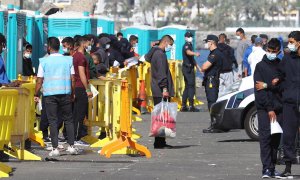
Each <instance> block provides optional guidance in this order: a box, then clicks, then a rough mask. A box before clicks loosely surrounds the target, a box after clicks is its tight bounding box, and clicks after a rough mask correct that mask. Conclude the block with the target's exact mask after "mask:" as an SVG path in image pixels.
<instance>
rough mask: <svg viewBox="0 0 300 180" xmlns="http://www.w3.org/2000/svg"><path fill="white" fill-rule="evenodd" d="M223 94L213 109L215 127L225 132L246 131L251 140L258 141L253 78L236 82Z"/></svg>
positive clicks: (212, 115) (249, 77)
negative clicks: (233, 130)
mask: <svg viewBox="0 0 300 180" xmlns="http://www.w3.org/2000/svg"><path fill="white" fill-rule="evenodd" d="M221 93H222V94H220V95H219V98H218V100H217V102H216V103H214V104H213V105H212V107H211V112H210V113H211V117H212V118H213V121H215V122H216V124H215V126H214V127H215V128H217V129H221V130H224V131H228V130H231V129H245V130H246V132H247V134H248V136H249V137H250V138H251V139H254V140H258V120H257V111H256V107H255V104H254V82H253V76H248V77H245V78H243V79H242V80H240V81H237V82H235V83H234V84H233V85H231V86H230V87H229V88H227V89H225V91H224V92H221Z"/></svg>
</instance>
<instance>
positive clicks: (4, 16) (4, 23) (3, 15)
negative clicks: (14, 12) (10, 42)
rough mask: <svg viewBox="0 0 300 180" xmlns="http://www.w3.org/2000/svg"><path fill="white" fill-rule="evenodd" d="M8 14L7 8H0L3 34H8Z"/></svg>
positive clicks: (0, 30) (0, 24)
mask: <svg viewBox="0 0 300 180" xmlns="http://www.w3.org/2000/svg"><path fill="white" fill-rule="evenodd" d="M7 15H8V14H7V11H6V10H0V33H2V34H3V35H6V26H7Z"/></svg>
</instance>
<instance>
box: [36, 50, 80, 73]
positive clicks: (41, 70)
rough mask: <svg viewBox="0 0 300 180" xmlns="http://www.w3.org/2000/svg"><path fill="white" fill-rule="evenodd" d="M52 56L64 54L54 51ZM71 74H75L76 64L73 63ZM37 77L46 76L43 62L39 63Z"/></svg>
mask: <svg viewBox="0 0 300 180" xmlns="http://www.w3.org/2000/svg"><path fill="white" fill-rule="evenodd" d="M50 56H63V55H62V54H59V53H54V54H51V55H50ZM71 74H72V75H74V74H75V70H74V66H73V65H72V66H71ZM37 77H39V78H43V77H44V70H43V67H42V65H41V64H40V65H39V69H38V73H37Z"/></svg>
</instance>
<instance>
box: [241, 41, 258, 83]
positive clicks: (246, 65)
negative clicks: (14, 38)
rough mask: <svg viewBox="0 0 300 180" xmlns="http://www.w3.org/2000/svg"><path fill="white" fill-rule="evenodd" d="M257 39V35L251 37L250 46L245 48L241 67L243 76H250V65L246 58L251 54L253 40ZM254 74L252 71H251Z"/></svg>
mask: <svg viewBox="0 0 300 180" xmlns="http://www.w3.org/2000/svg"><path fill="white" fill-rule="evenodd" d="M256 38H257V35H252V36H251V43H252V44H251V45H250V46H248V47H247V49H246V51H245V53H244V56H243V66H244V76H245V77H247V76H250V75H251V74H252V72H251V68H250V64H249V63H248V57H249V56H250V54H251V53H252V49H253V47H254V44H255V39H256ZM253 72H254V71H253Z"/></svg>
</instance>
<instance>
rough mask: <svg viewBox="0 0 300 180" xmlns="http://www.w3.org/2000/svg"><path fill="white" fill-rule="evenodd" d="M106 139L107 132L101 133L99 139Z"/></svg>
mask: <svg viewBox="0 0 300 180" xmlns="http://www.w3.org/2000/svg"><path fill="white" fill-rule="evenodd" d="M104 138H106V132H105V131H104V132H102V131H101V132H100V135H99V137H98V139H100V140H102V139H104Z"/></svg>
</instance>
